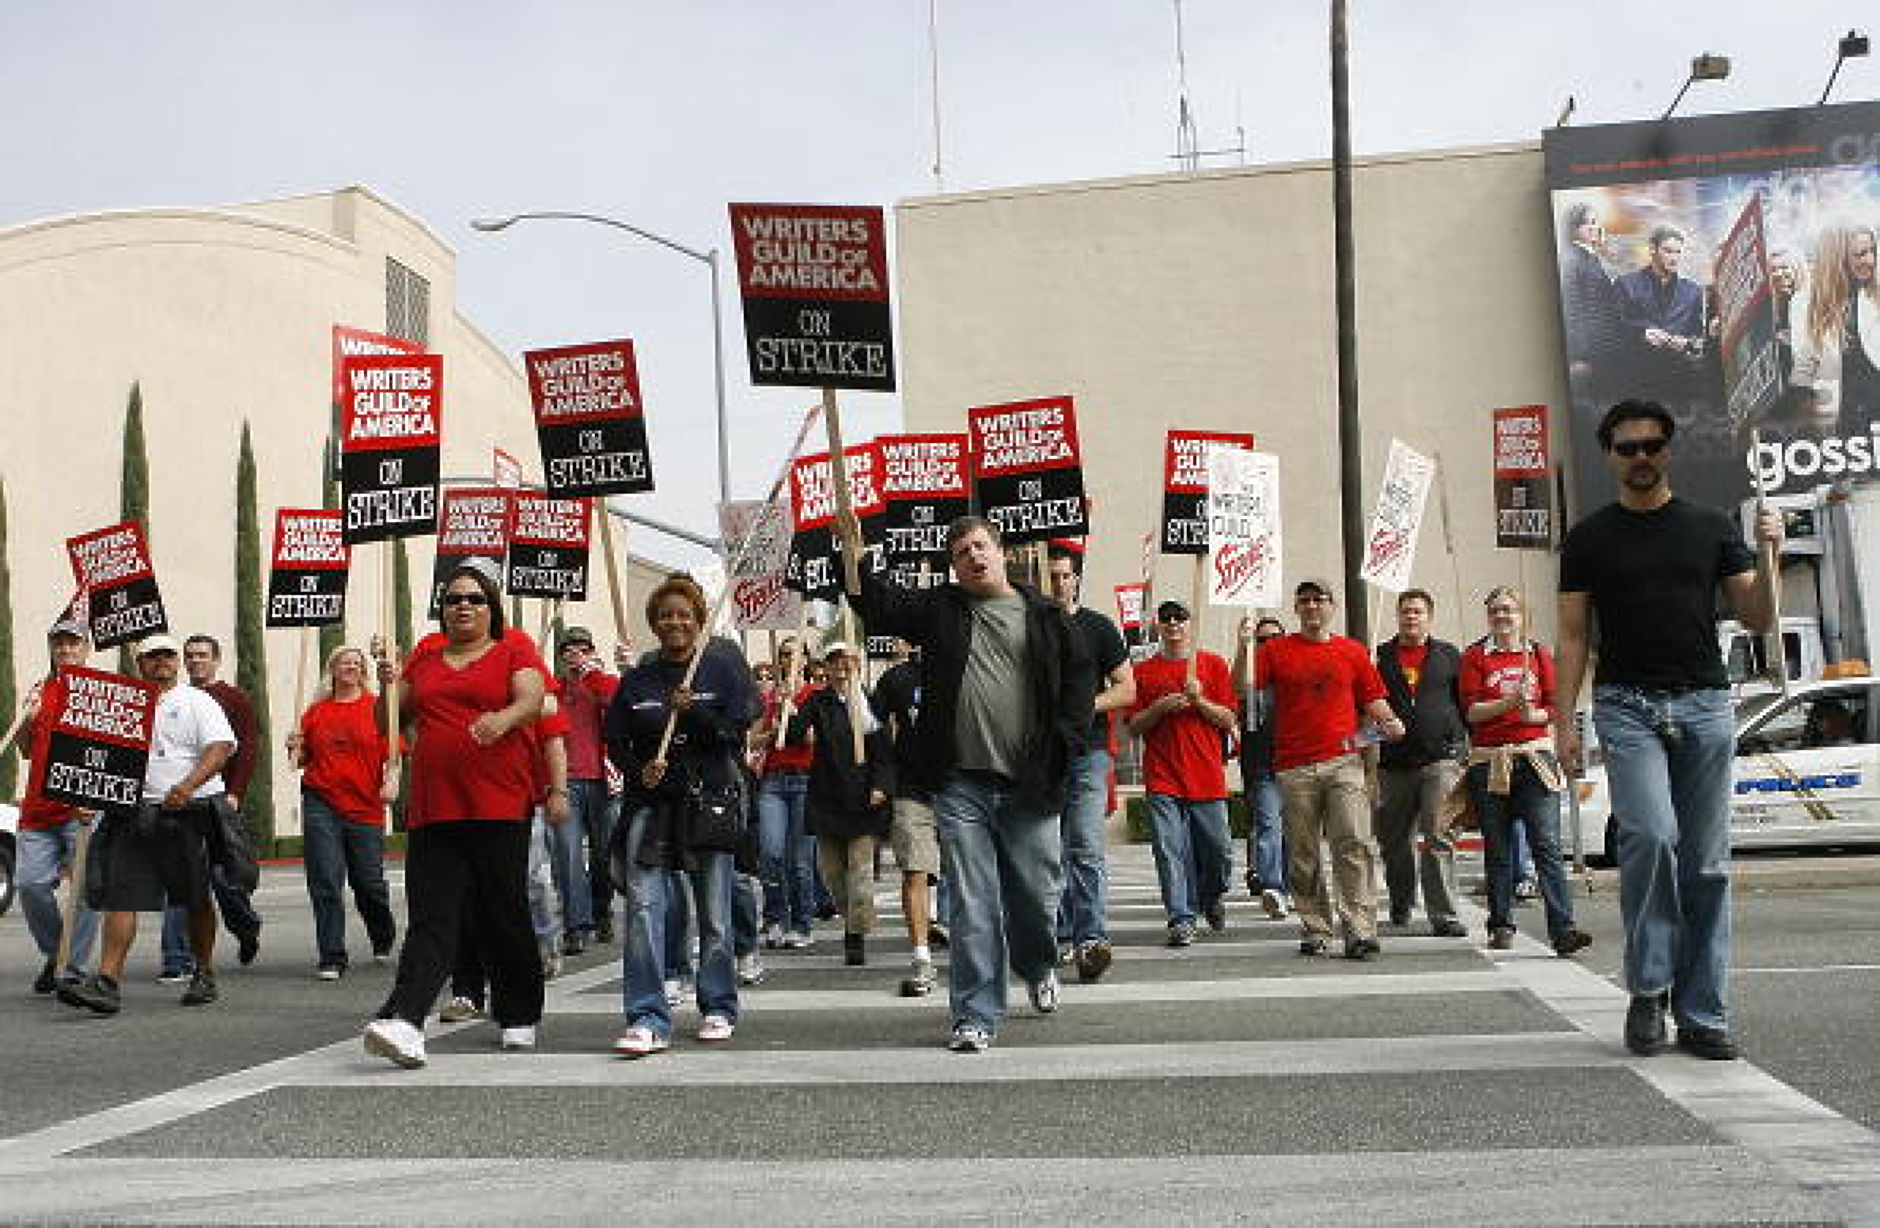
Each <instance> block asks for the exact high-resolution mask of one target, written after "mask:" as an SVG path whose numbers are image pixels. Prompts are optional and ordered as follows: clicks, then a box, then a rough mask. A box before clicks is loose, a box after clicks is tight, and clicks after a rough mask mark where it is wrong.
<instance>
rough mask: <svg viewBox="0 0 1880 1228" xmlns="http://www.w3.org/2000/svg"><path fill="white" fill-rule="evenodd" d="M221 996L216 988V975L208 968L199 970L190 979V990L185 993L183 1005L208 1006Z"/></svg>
mask: <svg viewBox="0 0 1880 1228" xmlns="http://www.w3.org/2000/svg"><path fill="white" fill-rule="evenodd" d="M221 996H222V995H221V993H220V991H218V990H217V989H216V987H215V973H213V972H211V971H209V970H208V969H207V968H198V969H196V972H195V975H193V976H191V977H190V978H189V988H188V989H185V990H184V991H183V1005H184V1006H207V1005H209V1003H211V1002H213V1001H215V1000H216V999H217V998H219V997H221Z"/></svg>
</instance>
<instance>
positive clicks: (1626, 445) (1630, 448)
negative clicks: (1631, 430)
mask: <svg viewBox="0 0 1880 1228" xmlns="http://www.w3.org/2000/svg"><path fill="white" fill-rule="evenodd" d="M1670 442H1671V441H1670V440H1669V439H1666V438H1665V437H1664V436H1662V435H1660V436H1658V437H1657V438H1655V439H1628V440H1626V441H1624V442H1623V443H1615V444H1613V445H1612V450H1613V451H1614V452H1617V453H1618V454H1619V455H1620V456H1624V457H1627V458H1628V459H1629V458H1631V457H1634V456H1656V455H1658V454H1659V453H1660V452H1663V451H1664V450H1665V446H1666V445H1667V444H1669V443H1670Z"/></svg>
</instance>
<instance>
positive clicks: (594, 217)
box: [470, 210, 731, 503]
mask: <svg viewBox="0 0 1880 1228" xmlns="http://www.w3.org/2000/svg"><path fill="white" fill-rule="evenodd" d="M534 221H556V222H593V223H594V224H595V225H597V226H612V227H613V228H614V229H615V230H624V231H626V232H627V233H628V234H630V235H636V236H638V237H639V238H642V239H645V240H646V241H647V242H649V243H657V244H659V245H660V246H661V247H663V248H666V249H668V250H670V251H675V252H678V253H679V254H680V255H681V256H690V257H691V258H692V259H694V260H696V261H698V262H699V263H700V264H703V265H704V266H705V267H706V268H707V269H709V270H711V276H712V379H713V381H714V386H715V391H716V392H717V396H718V498H719V501H720V502H727V503H728V502H730V500H731V444H730V440H729V438H728V437H727V435H726V433H725V347H724V319H723V316H722V315H721V309H720V307H719V299H718V249H717V248H715V247H714V248H712V249H711V250H710V251H704V252H701V251H698V250H696V249H694V248H690V247H687V246H686V245H685V244H683V243H680V242H677V241H675V240H673V239H668V238H666V237H665V236H664V235H657V234H654V233H653V232H652V231H650V230H643V229H641V228H640V227H638V226H635V225H633V224H632V223H630V222H623V221H621V220H620V219H619V218H612V217H602V216H601V215H600V214H598V213H568V212H563V211H560V210H555V211H536V212H530V213H517V214H512V215H511V216H509V217H479V218H472V219H471V221H470V228H471V229H472V230H481V231H484V232H486V233H493V232H495V231H498V230H507V229H509V227H511V226H514V225H515V224H516V223H517V222H534Z"/></svg>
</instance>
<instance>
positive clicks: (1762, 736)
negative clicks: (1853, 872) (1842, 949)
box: [1565, 677, 1880, 865]
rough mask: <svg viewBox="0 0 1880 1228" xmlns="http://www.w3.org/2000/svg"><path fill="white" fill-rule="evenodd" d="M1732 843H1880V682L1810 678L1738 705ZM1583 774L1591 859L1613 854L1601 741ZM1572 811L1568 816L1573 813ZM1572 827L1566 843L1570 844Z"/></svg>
mask: <svg viewBox="0 0 1880 1228" xmlns="http://www.w3.org/2000/svg"><path fill="white" fill-rule="evenodd" d="M1736 727H1737V740H1736V762H1735V766H1734V770H1733V773H1732V775H1733V789H1734V796H1735V804H1734V806H1733V807H1732V813H1731V817H1730V847H1731V848H1732V849H1761V848H1791V847H1820V846H1833V845H1856V844H1880V682H1876V681H1875V680H1874V679H1873V678H1871V677H1860V678H1844V679H1838V680H1833V681H1822V682H1812V683H1808V684H1806V685H1804V686H1798V687H1794V688H1792V689H1791V690H1790V693H1789V694H1788V695H1786V696H1785V695H1781V694H1765V695H1750V696H1747V697H1745V698H1743V699H1741V700H1739V701H1738V703H1737V706H1736ZM1590 757H1591V760H1592V763H1591V765H1590V766H1589V768H1588V770H1587V773H1586V776H1585V778H1584V779H1582V780H1581V781H1580V784H1579V791H1580V807H1579V816H1580V832H1581V835H1582V838H1583V840H1584V842H1585V848H1586V851H1587V854H1588V856H1589V859H1591V860H1592V861H1594V862H1595V864H1598V863H1600V862H1602V861H1603V862H1604V863H1605V864H1609V865H1610V864H1613V863H1614V862H1616V860H1617V857H1618V825H1617V823H1616V822H1614V820H1613V815H1612V795H1611V793H1610V791H1609V790H1608V789H1607V787H1606V771H1605V768H1604V766H1603V765H1602V764H1601V762H1600V760H1601V756H1600V755H1599V753H1598V751H1597V750H1594V751H1592V752H1590ZM1569 821H1570V820H1569ZM1572 839H1573V833H1572V832H1571V830H1569V831H1568V832H1567V833H1566V839H1565V843H1566V844H1567V846H1568V847H1569V848H1570V847H1572Z"/></svg>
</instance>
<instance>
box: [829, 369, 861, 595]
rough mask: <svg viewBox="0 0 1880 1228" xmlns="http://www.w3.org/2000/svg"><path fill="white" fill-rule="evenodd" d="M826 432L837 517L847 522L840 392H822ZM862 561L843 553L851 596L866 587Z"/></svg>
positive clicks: (850, 510)
mask: <svg viewBox="0 0 1880 1228" xmlns="http://www.w3.org/2000/svg"><path fill="white" fill-rule="evenodd" d="M822 397H823V399H822V404H823V429H824V430H826V431H827V432H828V433H829V479H830V482H831V484H832V485H833V487H834V493H835V497H836V514H837V515H838V516H839V517H840V518H841V519H842V520H843V521H844V522H845V523H846V521H847V520H848V518H849V517H850V516H852V515H854V509H853V508H852V507H850V501H849V462H848V458H847V457H845V456H844V455H843V454H842V411H841V409H839V408H838V407H837V405H836V390H835V389H834V388H824V389H823V390H822ZM861 567H862V560H861V558H860V556H859V555H857V554H856V552H855V551H853V550H848V549H844V550H843V551H842V579H843V581H844V583H845V584H846V585H847V586H848V591H849V592H851V593H855V592H860V591H861V588H862V571H861Z"/></svg>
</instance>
